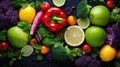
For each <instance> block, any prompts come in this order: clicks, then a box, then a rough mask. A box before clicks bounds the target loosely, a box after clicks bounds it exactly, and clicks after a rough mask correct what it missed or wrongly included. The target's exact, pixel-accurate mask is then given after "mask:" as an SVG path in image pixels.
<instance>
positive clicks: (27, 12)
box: [19, 4, 36, 24]
mask: <svg viewBox="0 0 120 67" xmlns="http://www.w3.org/2000/svg"><path fill="white" fill-rule="evenodd" d="M35 15H36V11H35V9H34V8H33V7H31V6H30V4H28V6H27V7H26V8H22V7H21V8H20V10H19V19H20V21H27V22H28V23H30V24H31V23H32V22H33V20H34V18H35Z"/></svg>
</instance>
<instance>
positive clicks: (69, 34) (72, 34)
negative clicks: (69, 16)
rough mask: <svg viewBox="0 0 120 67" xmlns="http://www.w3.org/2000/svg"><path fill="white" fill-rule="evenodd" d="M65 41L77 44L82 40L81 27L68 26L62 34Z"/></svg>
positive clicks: (83, 36)
mask: <svg viewBox="0 0 120 67" xmlns="http://www.w3.org/2000/svg"><path fill="white" fill-rule="evenodd" d="M64 38H65V41H66V43H67V44H68V45H70V46H79V45H81V44H82V43H83V42H84V39H85V35H84V31H83V29H82V28H81V27H79V26H77V25H74V26H69V27H68V28H67V30H66V31H65V34H64Z"/></svg>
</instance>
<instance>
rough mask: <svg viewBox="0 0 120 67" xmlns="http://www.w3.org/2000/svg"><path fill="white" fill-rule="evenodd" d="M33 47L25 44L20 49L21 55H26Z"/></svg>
mask: <svg viewBox="0 0 120 67" xmlns="http://www.w3.org/2000/svg"><path fill="white" fill-rule="evenodd" d="M33 51H34V49H33V47H32V46H30V45H26V46H24V47H23V48H22V49H21V53H22V56H24V57H28V56H30V55H31V54H32V53H33Z"/></svg>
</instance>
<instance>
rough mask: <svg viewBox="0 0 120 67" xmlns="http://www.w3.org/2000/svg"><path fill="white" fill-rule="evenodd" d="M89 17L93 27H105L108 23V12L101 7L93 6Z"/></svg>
mask: <svg viewBox="0 0 120 67" xmlns="http://www.w3.org/2000/svg"><path fill="white" fill-rule="evenodd" d="M89 17H90V21H91V23H92V24H93V25H98V26H105V25H107V24H108V22H109V21H110V11H109V10H108V9H107V8H106V7H105V6H103V5H98V6H94V7H93V8H92V9H91V11H90V15H89Z"/></svg>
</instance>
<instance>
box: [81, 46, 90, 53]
mask: <svg viewBox="0 0 120 67" xmlns="http://www.w3.org/2000/svg"><path fill="white" fill-rule="evenodd" d="M82 50H83V51H84V52H85V53H90V52H91V47H90V46H89V45H88V44H85V45H83V47H82Z"/></svg>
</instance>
